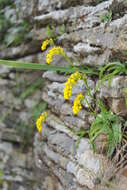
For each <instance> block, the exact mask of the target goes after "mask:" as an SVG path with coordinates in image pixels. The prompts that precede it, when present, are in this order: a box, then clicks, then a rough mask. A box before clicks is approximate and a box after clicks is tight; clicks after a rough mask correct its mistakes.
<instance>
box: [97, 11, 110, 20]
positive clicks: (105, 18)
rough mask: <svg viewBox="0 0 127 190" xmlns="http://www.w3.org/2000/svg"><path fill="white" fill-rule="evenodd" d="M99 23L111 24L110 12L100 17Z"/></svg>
mask: <svg viewBox="0 0 127 190" xmlns="http://www.w3.org/2000/svg"><path fill="white" fill-rule="evenodd" d="M100 19H101V22H111V20H112V11H111V10H110V11H109V12H108V13H107V14H102V15H100Z"/></svg>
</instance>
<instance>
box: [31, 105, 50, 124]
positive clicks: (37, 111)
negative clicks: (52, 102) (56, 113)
mask: <svg viewBox="0 0 127 190" xmlns="http://www.w3.org/2000/svg"><path fill="white" fill-rule="evenodd" d="M47 105H48V104H47V102H44V101H43V102H41V103H39V104H37V105H36V106H35V107H34V108H33V109H32V111H31V113H32V120H33V123H35V121H36V120H37V118H39V116H40V114H41V113H42V112H44V111H45V110H46V108H47Z"/></svg>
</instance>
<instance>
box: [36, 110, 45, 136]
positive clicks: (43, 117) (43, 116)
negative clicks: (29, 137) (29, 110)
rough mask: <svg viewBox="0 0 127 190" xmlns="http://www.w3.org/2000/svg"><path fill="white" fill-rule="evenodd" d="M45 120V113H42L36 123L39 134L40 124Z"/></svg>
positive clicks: (40, 130)
mask: <svg viewBox="0 0 127 190" xmlns="http://www.w3.org/2000/svg"><path fill="white" fill-rule="evenodd" d="M46 118H47V112H44V113H42V114H41V115H40V117H39V118H38V119H37V121H36V127H37V130H38V131H39V133H41V132H42V123H44V122H45V120H46Z"/></svg>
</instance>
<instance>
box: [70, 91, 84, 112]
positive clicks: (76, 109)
mask: <svg viewBox="0 0 127 190" xmlns="http://www.w3.org/2000/svg"><path fill="white" fill-rule="evenodd" d="M83 99H84V96H83V95H82V93H80V94H78V95H77V97H76V98H75V100H74V103H73V107H72V109H73V113H74V115H77V114H78V112H79V111H80V110H81V109H82V105H81V101H82V100H83Z"/></svg>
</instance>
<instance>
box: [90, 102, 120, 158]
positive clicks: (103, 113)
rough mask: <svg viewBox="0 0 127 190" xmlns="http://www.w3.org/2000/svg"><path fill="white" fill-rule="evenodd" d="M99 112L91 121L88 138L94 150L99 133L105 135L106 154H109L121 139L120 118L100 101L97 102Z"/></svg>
mask: <svg viewBox="0 0 127 190" xmlns="http://www.w3.org/2000/svg"><path fill="white" fill-rule="evenodd" d="M98 105H99V107H100V113H99V114H97V116H96V119H95V121H93V123H92V125H91V128H90V131H89V138H90V141H91V144H92V146H93V149H94V150H96V145H95V139H96V138H97V137H98V136H99V135H100V134H105V135H106V136H107V155H108V156H110V155H111V154H112V153H113V151H114V149H115V147H117V145H120V143H121V141H122V129H121V128H122V119H121V118H120V117H119V116H117V115H115V114H114V113H113V112H111V111H108V110H107V109H106V108H105V106H104V105H103V103H102V101H99V102H98Z"/></svg>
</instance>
